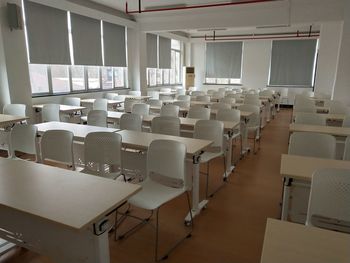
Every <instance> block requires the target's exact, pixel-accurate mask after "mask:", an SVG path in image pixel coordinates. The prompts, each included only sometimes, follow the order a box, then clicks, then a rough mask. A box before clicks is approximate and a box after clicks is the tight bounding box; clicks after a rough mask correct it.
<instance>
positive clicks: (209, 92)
mask: <svg viewBox="0 0 350 263" xmlns="http://www.w3.org/2000/svg"><path fill="white" fill-rule="evenodd" d="M215 92H216V90H213V89H208V90H207V95H209V96H212V95H213V94H214V93H215Z"/></svg>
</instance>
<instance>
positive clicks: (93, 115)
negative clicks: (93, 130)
mask: <svg viewBox="0 0 350 263" xmlns="http://www.w3.org/2000/svg"><path fill="white" fill-rule="evenodd" d="M87 124H88V125H92V126H98V127H107V111H104V110H91V111H89V113H88V116H87Z"/></svg>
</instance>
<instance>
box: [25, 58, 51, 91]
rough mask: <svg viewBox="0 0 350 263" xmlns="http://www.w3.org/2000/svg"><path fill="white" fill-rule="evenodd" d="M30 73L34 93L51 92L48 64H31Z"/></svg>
mask: <svg viewBox="0 0 350 263" xmlns="http://www.w3.org/2000/svg"><path fill="white" fill-rule="evenodd" d="M29 75H30V84H31V87H32V93H33V94H40V93H49V78H48V73H47V66H46V65H40V64H30V65H29Z"/></svg>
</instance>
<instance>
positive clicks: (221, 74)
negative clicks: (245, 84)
mask: <svg viewBox="0 0 350 263" xmlns="http://www.w3.org/2000/svg"><path fill="white" fill-rule="evenodd" d="M242 46H243V43H242V42H220V43H218V42H216V43H212V42H211V43H207V49H206V77H207V78H232V79H239V78H241V69H242Z"/></svg>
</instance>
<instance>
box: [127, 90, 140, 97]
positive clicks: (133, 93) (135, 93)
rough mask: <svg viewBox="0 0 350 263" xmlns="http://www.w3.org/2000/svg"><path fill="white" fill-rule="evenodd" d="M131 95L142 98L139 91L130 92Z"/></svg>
mask: <svg viewBox="0 0 350 263" xmlns="http://www.w3.org/2000/svg"><path fill="white" fill-rule="evenodd" d="M129 95H133V96H141V91H139V90H130V91H129Z"/></svg>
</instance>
